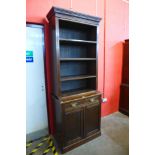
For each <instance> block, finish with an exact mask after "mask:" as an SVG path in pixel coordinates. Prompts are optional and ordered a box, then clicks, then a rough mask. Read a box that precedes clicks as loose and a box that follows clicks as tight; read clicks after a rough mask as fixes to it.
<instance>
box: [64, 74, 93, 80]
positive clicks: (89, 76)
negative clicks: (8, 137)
mask: <svg viewBox="0 0 155 155" xmlns="http://www.w3.org/2000/svg"><path fill="white" fill-rule="evenodd" d="M89 78H96V75H80V76H64V77H61V81H70V80H82V79H89Z"/></svg>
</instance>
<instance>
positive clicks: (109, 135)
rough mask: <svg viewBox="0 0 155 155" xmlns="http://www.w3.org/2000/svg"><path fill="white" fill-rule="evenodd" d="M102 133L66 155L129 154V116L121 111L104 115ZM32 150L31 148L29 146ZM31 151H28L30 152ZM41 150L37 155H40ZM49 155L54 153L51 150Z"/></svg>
mask: <svg viewBox="0 0 155 155" xmlns="http://www.w3.org/2000/svg"><path fill="white" fill-rule="evenodd" d="M101 133H102V135H101V136H100V137H98V138H96V139H94V140H92V141H90V142H88V143H86V144H84V145H81V146H79V147H77V148H75V149H74V150H71V151H69V152H67V153H65V154H64V155H128V154H129V118H128V117H127V116H125V115H123V114H121V113H119V112H116V113H113V114H111V115H109V116H106V117H103V118H102V120H101ZM29 150H30V148H29ZM28 152H29V151H27V153H28ZM40 154H41V152H38V153H36V154H35V155H40ZM47 155H52V153H51V152H49V153H48V154H47Z"/></svg>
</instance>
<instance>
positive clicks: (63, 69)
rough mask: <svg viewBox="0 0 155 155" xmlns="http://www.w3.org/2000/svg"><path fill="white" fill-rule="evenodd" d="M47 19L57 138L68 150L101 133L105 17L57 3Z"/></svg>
mask: <svg viewBox="0 0 155 155" xmlns="http://www.w3.org/2000/svg"><path fill="white" fill-rule="evenodd" d="M47 19H48V21H49V30H50V39H49V40H50V42H49V45H50V50H51V73H52V74H51V77H52V81H53V89H52V90H51V92H52V93H51V95H52V98H51V99H52V101H53V104H54V110H55V111H54V118H55V120H54V122H55V123H54V126H55V134H54V138H55V140H56V142H57V145H58V148H59V149H60V151H61V152H62V153H64V152H66V151H69V150H70V149H73V148H75V147H76V146H79V145H81V144H83V143H85V142H87V141H89V140H91V139H93V138H95V137H97V136H99V135H100V134H101V133H100V117H101V116H100V109H101V105H100V103H101V102H100V97H101V94H100V93H99V92H98V91H97V84H98V83H97V82H98V81H97V73H98V72H97V49H98V25H99V21H100V20H101V19H100V18H99V17H94V16H90V15H85V14H82V13H77V12H73V11H69V10H65V9H61V8H57V7H53V8H52V9H51V10H50V11H49V13H48V14H47ZM49 119H50V118H49Z"/></svg>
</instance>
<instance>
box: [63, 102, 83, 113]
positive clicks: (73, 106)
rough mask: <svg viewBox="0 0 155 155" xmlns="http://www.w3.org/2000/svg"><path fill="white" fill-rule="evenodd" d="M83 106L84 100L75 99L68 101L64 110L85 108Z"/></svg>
mask: <svg viewBox="0 0 155 155" xmlns="http://www.w3.org/2000/svg"><path fill="white" fill-rule="evenodd" d="M83 107H84V101H83V100H79V101H74V102H70V103H66V104H65V105H64V111H65V112H69V111H72V110H77V109H79V108H83Z"/></svg>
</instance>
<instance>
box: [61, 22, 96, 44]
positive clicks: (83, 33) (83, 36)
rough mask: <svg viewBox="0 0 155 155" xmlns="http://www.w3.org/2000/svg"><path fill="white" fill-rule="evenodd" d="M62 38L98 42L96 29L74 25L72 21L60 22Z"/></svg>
mask: <svg viewBox="0 0 155 155" xmlns="http://www.w3.org/2000/svg"><path fill="white" fill-rule="evenodd" d="M59 34H60V38H65V39H78V40H88V41H96V27H95V26H90V25H84V24H79V23H74V22H70V21H63V20H60V21H59Z"/></svg>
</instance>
